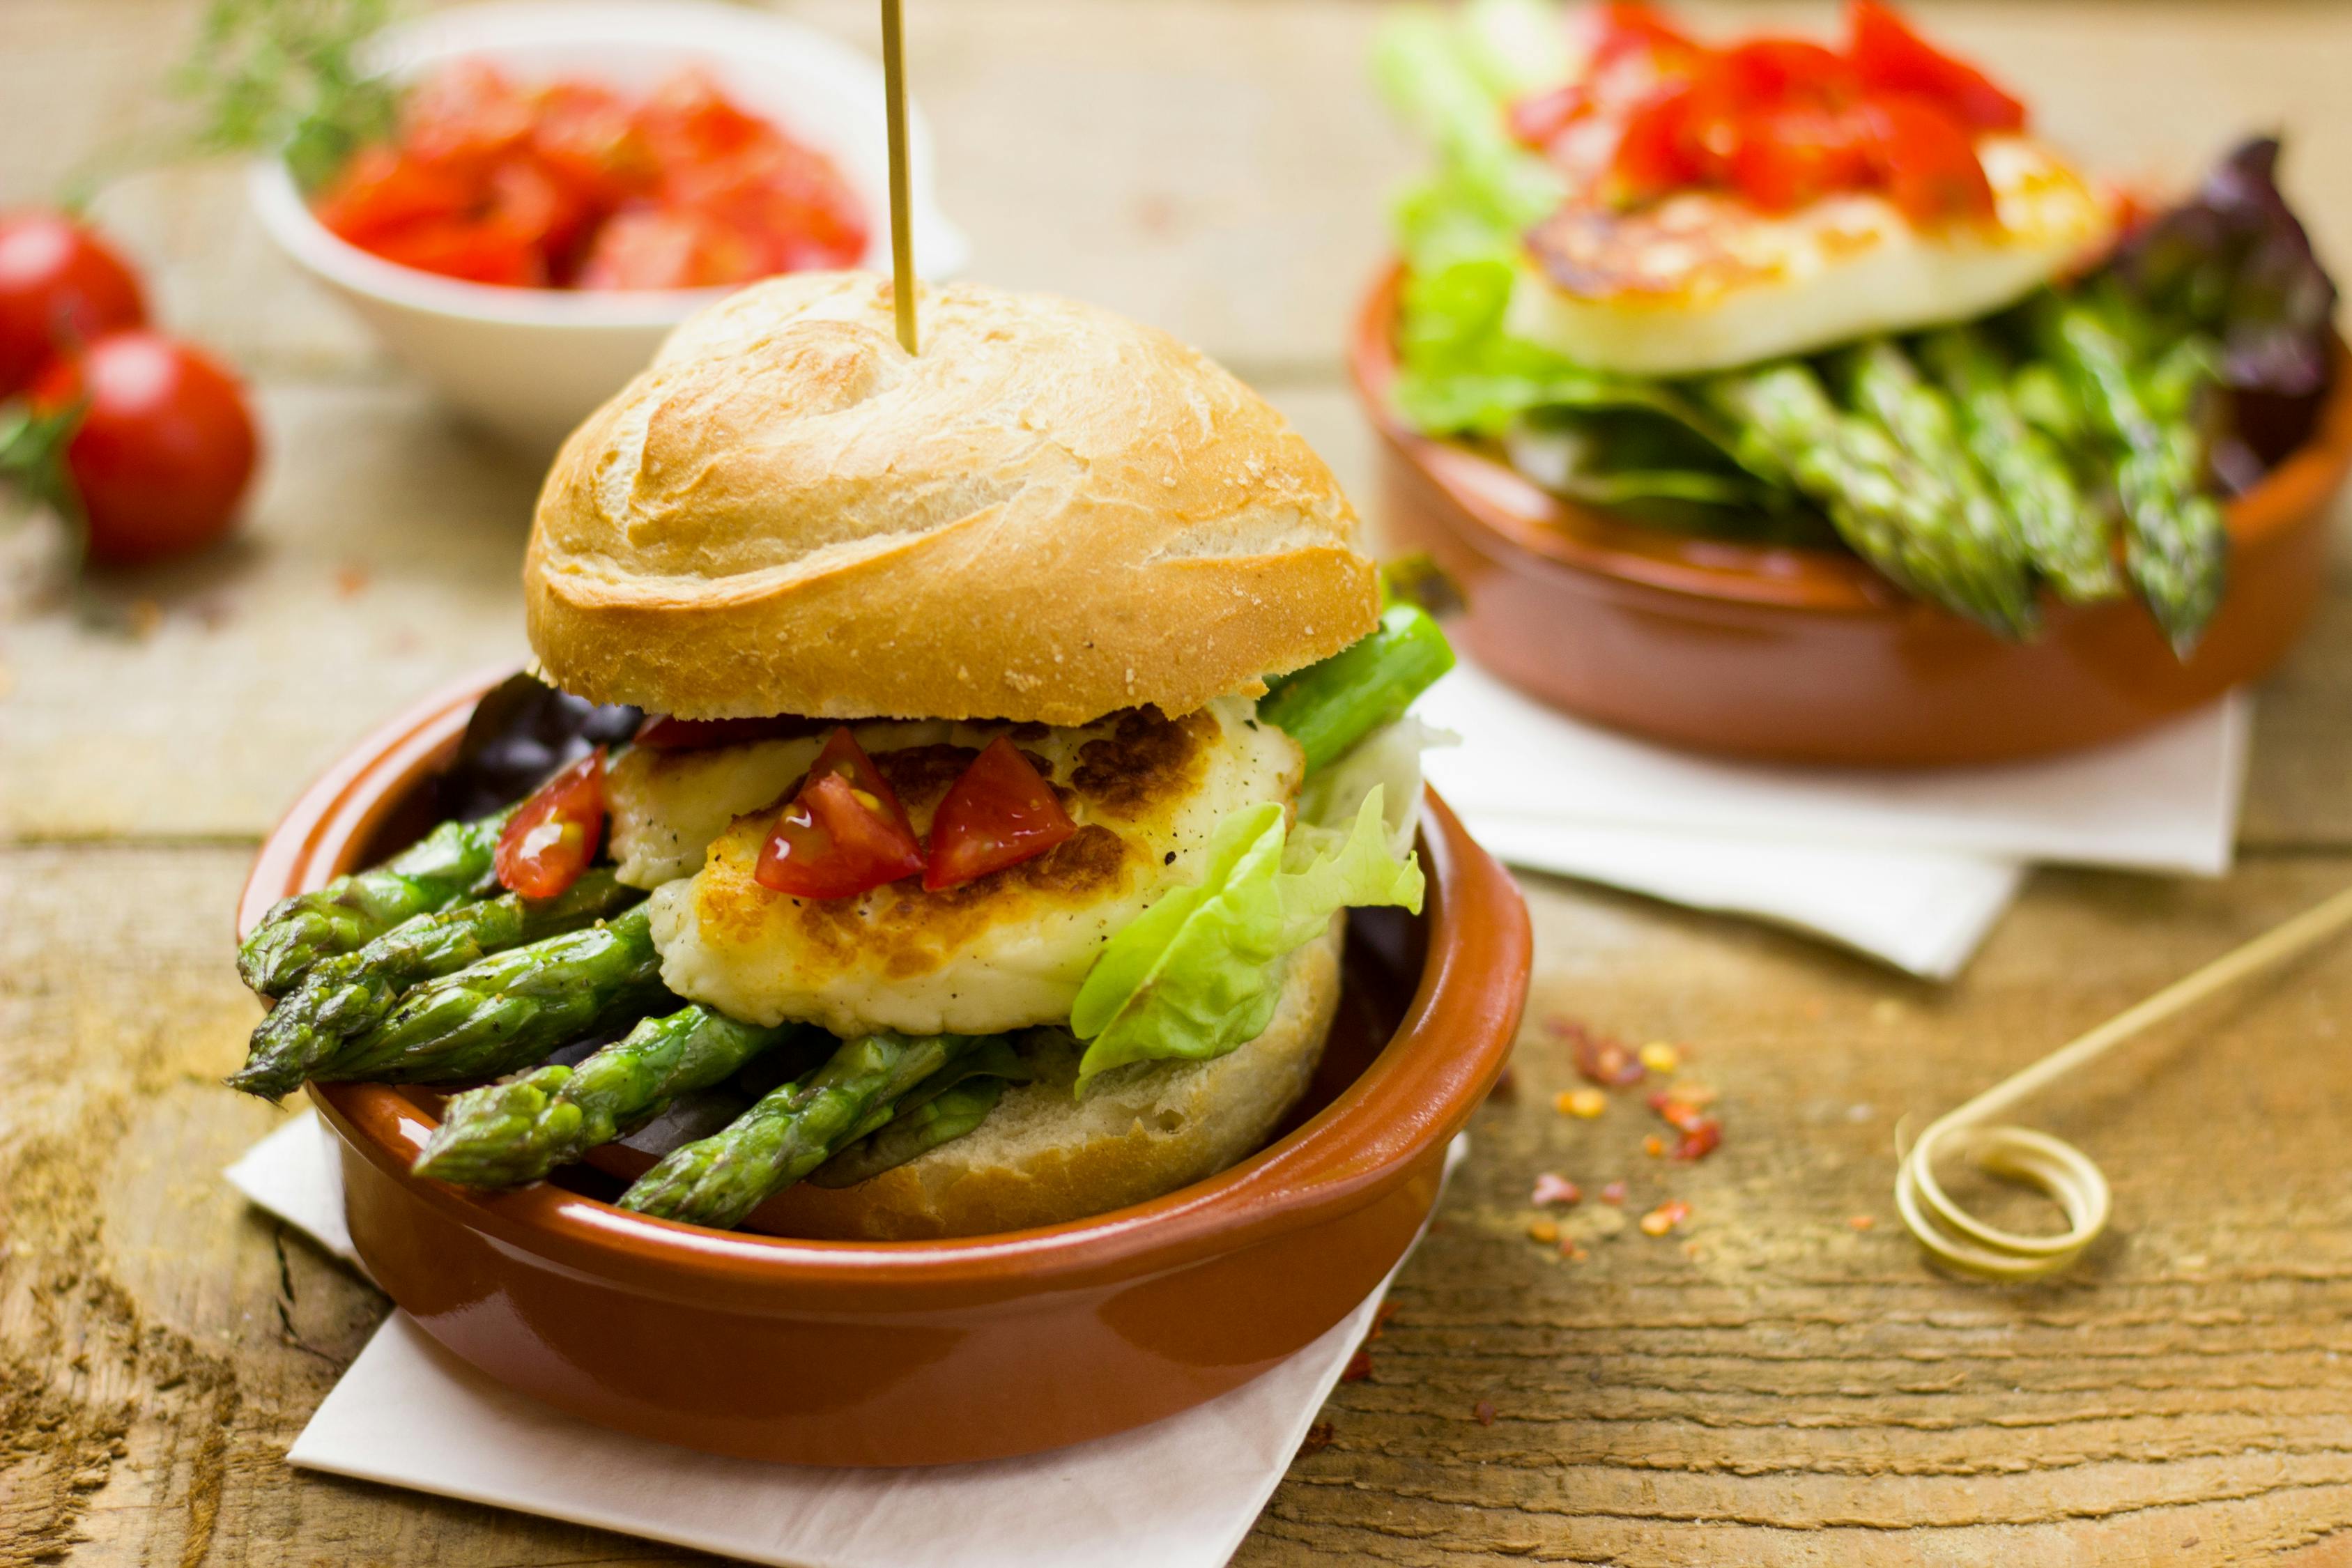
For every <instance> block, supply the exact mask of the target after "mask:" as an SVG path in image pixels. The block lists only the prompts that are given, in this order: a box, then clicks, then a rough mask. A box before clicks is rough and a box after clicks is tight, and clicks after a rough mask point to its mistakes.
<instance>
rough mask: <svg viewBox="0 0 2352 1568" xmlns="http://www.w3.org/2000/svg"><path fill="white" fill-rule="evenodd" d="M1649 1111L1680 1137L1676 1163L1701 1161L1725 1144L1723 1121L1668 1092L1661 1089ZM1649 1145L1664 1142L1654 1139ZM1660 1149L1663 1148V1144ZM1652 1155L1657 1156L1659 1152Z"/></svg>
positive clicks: (1653, 1097) (1652, 1101)
mask: <svg viewBox="0 0 2352 1568" xmlns="http://www.w3.org/2000/svg"><path fill="white" fill-rule="evenodd" d="M1650 1109H1651V1110H1654V1111H1656V1112H1657V1113H1658V1115H1659V1116H1660V1118H1662V1119H1663V1120H1664V1122H1665V1124H1666V1125H1667V1126H1669V1127H1671V1128H1673V1129H1674V1130H1675V1131H1676V1132H1677V1133H1679V1134H1680V1135H1681V1136H1679V1137H1678V1138H1676V1139H1675V1148H1674V1155H1675V1159H1677V1160H1697V1159H1702V1158H1704V1157H1705V1156H1706V1154H1707V1152H1709V1151H1711V1150H1713V1149H1714V1148H1715V1147H1716V1145H1717V1144H1719V1143H1721V1142H1723V1123H1722V1122H1720V1121H1717V1120H1716V1119H1715V1118H1714V1117H1712V1116H1709V1115H1707V1114H1706V1112H1705V1111H1703V1110H1699V1108H1698V1107H1697V1106H1696V1105H1692V1104H1690V1103H1688V1102H1687V1101H1685V1100H1680V1099H1677V1098H1676V1097H1675V1095H1674V1094H1673V1093H1672V1092H1671V1091H1669V1090H1666V1089H1660V1090H1658V1091H1657V1092H1656V1093H1655V1094H1653V1095H1652V1096H1650ZM1649 1142H1651V1143H1661V1141H1660V1140H1658V1139H1655V1138H1653V1139H1651V1140H1650V1141H1649ZM1648 1146H1649V1145H1648V1144H1647V1143H1645V1144H1643V1147H1644V1148H1647V1147H1648ZM1661 1147H1662V1148H1663V1143H1661ZM1651 1152H1653V1153H1655V1152H1659V1151H1657V1150H1652V1151H1651Z"/></svg>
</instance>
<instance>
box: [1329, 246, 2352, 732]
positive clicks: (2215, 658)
mask: <svg viewBox="0 0 2352 1568" xmlns="http://www.w3.org/2000/svg"><path fill="white" fill-rule="evenodd" d="M1400 276H1401V274H1400V273H1399V272H1398V271H1396V270H1391V271H1390V272H1389V273H1387V274H1386V275H1385V276H1383V277H1382V278H1381V279H1380V280H1379V281H1378V282H1377V283H1376V284H1374V286H1373V288H1372V289H1371V291H1370V293H1369V294H1368V295H1367V296H1366V297H1365V300H1364V302H1363V307H1362V310H1361V311H1360V314H1359V315H1358V318H1357V321H1356V331H1355V338H1354V342H1353V343H1352V345H1351V352H1350V360H1351V364H1352V368H1353V371H1354V374H1355V381H1356V389H1357V391H1358V393H1359V394H1360V395H1361V397H1362V399H1363V403H1364V407H1365V409H1366V411H1367V412H1368V413H1369V414H1370V416H1371V419H1372V422H1373V424H1374V425H1375V426H1378V427H1379V429H1380V432H1381V436H1382V437H1384V441H1383V447H1384V451H1383V456H1384V459H1385V464H1384V474H1383V479H1384V490H1385V495H1384V499H1385V500H1386V503H1387V516H1388V521H1389V525H1390V528H1391V535H1392V537H1394V538H1396V539H1397V540H1399V541H1400V542H1403V543H1405V544H1407V545H1408V546H1409V547H1412V548H1417V549H1423V550H1426V551H1428V552H1431V553H1432V554H1433V555H1434V556H1435V557H1436V558H1437V560H1438V561H1439V562H1440V563H1443V564H1444V566H1445V567H1446V569H1447V570H1448V571H1449V572H1451V573H1452V574H1454V576H1455V577H1456V578H1457V579H1458V580H1459V581H1460V582H1461V583H1462V584H1463V585H1464V588H1465V593H1466V595H1467V596H1468V599H1469V610H1468V612H1467V614H1466V615H1465V616H1463V617H1462V618H1461V619H1460V621H1459V622H1458V623H1456V625H1455V626H1454V627H1453V628H1451V629H1452V630H1453V631H1454V635H1455V637H1456V638H1457V640H1459V641H1463V642H1465V643H1466V644H1467V646H1468V647H1469V649H1470V651H1471V652H1472V653H1473V654H1474V655H1475V657H1476V658H1477V660H1478V662H1479V663H1480V664H1482V665H1484V666H1486V668H1488V669H1490V670H1492V671H1493V672H1494V673H1496V675H1498V676H1500V677H1502V678H1503V679H1506V680H1507V681H1509V682H1511V683H1512V684H1513V685H1515V686H1517V687H1519V688H1520V689H1523V690H1525V691H1527V692H1528V694H1530V695H1531V696H1534V697H1536V698H1538V699H1540V700H1543V701H1545V702H1549V703H1550V704H1552V705H1553V706H1555V707H1557V708H1560V709H1563V710H1566V711H1568V712H1570V713H1573V714H1576V715H1577V716H1579V717H1580V718H1584V719H1590V720H1592V721H1596V722H1599V723H1602V724H1607V725H1610V726H1612V727H1614V728H1617V729H1621V730H1630V731H1634V732H1636V733H1638V734H1643V735H1647V736H1651V737H1654V738H1655V739H1657V740H1661V741H1665V742H1671V743H1673V744H1675V745H1680V746H1688V747H1691V748H1694V749H1696V750H1699V751H1706V752H1727V753H1731V754H1735V755H1740V756H1750V757H1762V758H1773V759H1780V760H1784V761H1790V762H1806V763H1848V764H1860V765H1870V766H1918V765H1927V764H1939V763H1988V762H1998V761H2002V760H2006V759H2010V758H2015V757H2026V756H2035V755H2040V754H2042V753H2046V752H2060V751H2065V750H2068V749H2071V748H2074V747H2077V746H2089V745H2095V744H2097V743H2098V742H2104V741H2111V740H2114V739H2116V738H2117V737H2118V736H2122V735H2126V734H2129V733H2131V732H2132V731H2136V730H2139V729H2142V728H2144V727H2146V726H2147V725H2150V724H2153V723H2156V722H2158V721H2160V720H2163V719H2166V718H2168V717H2170V716H2172V715H2174V714H2178V713H2180V712H2183V711H2185V710H2189V709H2191V708H2195V707H2197V706H2199V705H2200V704H2202V703H2204V702H2207V701H2210V700H2212V699H2213V698H2215V697H2218V696H2219V695H2221V693H2222V692H2224V691H2226V690H2228V689H2230V688H2231V687H2233V686H2236V685H2238V684H2240V683H2241V682H2243V681H2247V680H2252V679H2255V678H2256V677H2258V676H2260V675H2262V674H2263V673H2264V672H2265V671H2267V670H2269V669H2270V668H2272V667H2273V665H2275V664H2276V663H2277V662H2278V661H2279V659H2280V658H2282V657H2284V654H2285V653H2286V650H2287V648H2288V647H2289V646H2290V645H2292V644H2293V643H2294V639H2295V637H2296V636H2297V634H2298V633H2300V632H2301V631H2302V629H2303V626H2304V624H2305V622H2306V621H2307V620H2308V619H2309V618H2310V616H2311V613H2312V610H2313V608H2314V606H2315V605H2316V604H2317V603H2318V599H2319V594H2320V588H2321V585H2322V582H2323V578H2324V568H2325V562H2326V547H2327V512H2328V503H2329V501H2330V500H2332V499H2333V498H2334V496H2335V494H2336V491H2337V489H2339V488H2340V487H2341V486H2342V484H2343V481H2344V476H2345V471H2346V468H2347V466H2352V374H2347V371H2352V356H2347V354H2346V353H2345V350H2344V348H2343V345H2342V344H2341V343H2340V342H2339V343H2338V344H2337V346H2336V358H2337V374H2336V384H2335V391H2334V393H2333V394H2332V395H2330V397H2329V398H2328V400H2327V403H2326V406H2325V407H2324V408H2322V409H2321V410H2320V413H2319V417H2318V422H2317V424H2316V426H2315V427H2314V429H2313V430H2312V432H2311V434H2310V435H2309V437H2307V438H2305V441H2304V442H2303V444H2302V445H2301V446H2300V447H2298V448H2296V449H2295V450H2294V451H2293V452H2292V453H2290V454H2289V455H2288V456H2287V457H2286V458H2285V459H2284V461H2283V462H2281V463H2280V464H2279V465H2278V466H2277V467H2276V468H2273V470H2272V471H2271V473H2270V475H2269V477H2268V478H2266V479H2264V480H2263V482H2262V483H2261V484H2260V485H2259V486H2257V487H2256V488H2255V489H2252V491H2250V492H2248V493H2247V494H2246V495H2244V496H2242V497H2241V498H2240V499H2239V500H2237V501H2235V502H2233V503H2232V504H2231V508H2230V514H2229V526H2230V540H2231V560H2230V592H2229V596H2228V597H2227V599H2226V600H2225V601H2224V602H2223V604H2222V605H2221V612H2220V613H2219V614H2218V615H2216V616H2214V618H2213V623H2212V625H2211V626H2210V627H2209V628H2208V630H2207V631H2206V634H2205V637H2204V640H2203V641H2202V642H2201V643H2200V645H2199V647H2198V648H2197V651H2196V653H2195V655H2194V656H2193V657H2191V658H2189V660H2188V661H2187V662H2185V663H2184V662H2182V661H2180V660H2179V659H2177V658H2174V657H2173V655H2172V651H2171V649H2170V648H2169V647H2168V646H2167V645H2166V643H2165V641H2164V638H2163V637H2162V636H2161V635H2160V634H2159V633H2158V630H2157V628H2156V625H2155V623H2154V622H2153V621H2152V620H2151V619H2150V618H2149V617H2148V615H2147V611H2146V610H2145V609H2143V608H2142V607H2141V606H2140V605H2137V603H2134V602H2132V601H2130V600H2116V601H2114V602H2112V603H2108V604H2105V605H2087V606H2084V605H2058V604H2055V603H2052V604H2050V605H2047V611H2048V613H2047V616H2046V625H2045V627H2044V630H2043V631H2042V635H2041V636H2040V637H2037V638H2035V639H2034V640H2032V641H2031V642H2019V643H2012V642H2006V641H2003V640H2002V639H2000V638H1999V637H1995V636H1993V635H1992V634H1991V633H1990V632H1988V631H1986V630H1984V629H1983V628H1982V627H1980V626H1976V625H1974V624H1972V623H1971V622H1969V621H1967V620H1964V619H1962V618H1961V617H1959V616H1955V615H1952V614H1950V613H1949V612H1948V611H1945V610H1942V609H1939V608H1937V606H1935V605H1928V604H1926V603H1923V602H1921V601H1919V600H1916V599H1913V598H1911V597H1909V596H1908V595H1905V594H1903V593H1901V592H1900V591H1899V590H1897V589H1896V588H1895V587H1894V586H1893V585H1892V584H1889V583H1888V582H1887V581H1886V580H1885V578H1883V577H1881V576H1879V575H1878V574H1877V573H1875V572H1874V571H1872V570H1871V569H1870V568H1869V567H1868V566H1867V565H1865V564H1864V563H1863V562H1862V561H1861V560H1859V559H1858V558H1856V557H1854V556H1852V555H1847V554H1843V553H1840V552H1832V551H1825V550H1805V549H1794V548H1787V547H1772V546H1758V545H1749V544H1740V543H1733V542H1725V541H1720V540H1705V539H1695V538H1691V537H1689V536H1687V535H1683V534H1678V533H1675V532H1673V531H1668V530H1664V529H1657V528H1649V527H1644V526H1643V525H1641V524H1639V523H1636V522H1633V521H1626V520H1623V519H1620V518H1613V517H1612V516H1610V515H1609V514H1608V513H1606V512H1603V511H1598V510H1593V509H1591V508H1588V507H1581V506H1577V505H1575V504H1573V503H1571V502H1568V501H1563V500H1560V499H1559V498H1558V497H1556V496H1554V495H1552V494H1550V493H1549V491H1546V490H1544V489H1540V488H1538V486H1537V485H1535V484H1534V483H1533V482H1531V481H1529V480H1528V479H1525V478H1522V477H1521V476H1520V475H1519V473H1518V472H1517V470H1516V469H1514V468H1511V466H1510V465H1509V464H1508V463H1507V462H1506V461H1504V460H1503V459H1502V458H1501V457H1500V456H1499V455H1497V454H1496V453H1494V452H1492V451H1490V450H1486V449H1482V448H1480V447H1474V446H1471V445H1468V444H1465V443H1461V442H1453V441H1439V440H1434V439H1433V438H1431V437H1426V436H1423V435H1421V434H1420V433H1418V432H1417V431H1415V430H1413V429H1412V428H1411V427H1410V426H1407V425H1405V424H1404V423H1403V421H1402V419H1401V418H1399V417H1398V416H1397V414H1396V412H1395V410H1394V409H1393V408H1392V407H1391V405H1390V401H1389V395H1388V394H1389V386H1390V384H1391V381H1392V380H1393V379H1394V378H1395V374H1396V353H1395V349H1394V344H1393V337H1392V333H1393V327H1394V322H1395V317H1396V308H1397V288H1398V282H1399V279H1400Z"/></svg>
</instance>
